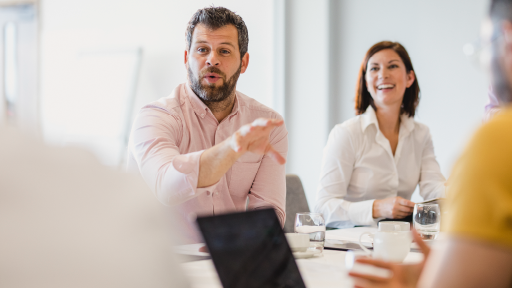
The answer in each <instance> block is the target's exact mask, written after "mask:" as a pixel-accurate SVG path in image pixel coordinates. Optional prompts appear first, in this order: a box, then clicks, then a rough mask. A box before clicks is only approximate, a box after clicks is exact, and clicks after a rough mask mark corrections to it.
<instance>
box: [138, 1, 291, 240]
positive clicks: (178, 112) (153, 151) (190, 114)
mask: <svg viewBox="0 0 512 288" xmlns="http://www.w3.org/2000/svg"><path fill="white" fill-rule="evenodd" d="M248 43H249V36H248V32H247V27H246V26H245V23H244V21H243V20H242V18H241V17H240V16H238V15H236V14H235V13H233V12H232V11H230V10H228V9H226V8H222V7H209V8H204V9H200V10H198V11H197V12H196V13H195V14H194V15H193V16H192V18H191V20H190V21H189V23H188V27H187V30H186V49H185V57H184V60H185V67H186V69H187V71H188V82H187V83H184V84H180V85H179V86H178V87H176V89H175V90H174V92H173V93H172V95H171V96H169V97H165V98H161V99H160V100H158V101H156V102H153V103H150V104H148V105H146V106H144V107H143V108H142V109H141V110H140V112H139V114H138V116H137V118H136V120H135V123H134V125H133V127H132V131H131V136H130V144H129V149H130V151H131V154H132V156H133V159H132V160H135V161H136V162H137V164H138V167H139V170H140V172H141V174H142V176H143V177H144V179H145V181H146V182H147V183H148V185H149V186H150V188H151V189H152V190H153V192H154V193H155V195H156V197H157V198H158V199H159V200H160V201H161V202H162V203H164V204H166V205H175V206H176V207H175V208H176V210H177V211H178V215H177V216H176V217H177V218H178V222H181V223H182V224H184V226H185V227H184V228H183V229H182V230H183V231H180V234H181V236H183V237H184V238H185V240H186V243H198V242H201V241H202V239H201V237H200V234H199V232H198V230H197V227H196V226H195V218H196V217H197V216H206V215H214V214H215V215H216V214H221V213H226V212H234V211H244V210H246V209H261V208H269V207H271V208H274V210H275V211H276V214H277V216H278V218H279V219H280V220H281V224H284V219H285V199H286V183H285V167H284V165H283V164H284V163H285V161H286V154H287V151H288V132H287V131H286V128H285V127H284V125H283V124H284V123H283V119H282V117H281V116H280V115H279V114H278V113H277V112H275V111H273V110H272V109H270V108H268V107H266V106H264V105H262V104H260V103H258V102H257V101H255V100H254V99H252V98H249V97H248V96H246V95H244V94H242V93H240V92H238V91H236V84H237V81H238V77H239V76H240V74H243V73H244V72H245V71H246V69H247V66H248V65H249V53H247V50H248Z"/></svg>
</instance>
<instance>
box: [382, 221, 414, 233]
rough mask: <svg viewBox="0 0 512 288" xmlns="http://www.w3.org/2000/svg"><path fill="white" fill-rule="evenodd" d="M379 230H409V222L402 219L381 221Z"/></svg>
mask: <svg viewBox="0 0 512 288" xmlns="http://www.w3.org/2000/svg"><path fill="white" fill-rule="evenodd" d="M379 231H411V224H410V223H409V222H404V221H381V222H379Z"/></svg>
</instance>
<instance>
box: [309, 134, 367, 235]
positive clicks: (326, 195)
mask: <svg viewBox="0 0 512 288" xmlns="http://www.w3.org/2000/svg"><path fill="white" fill-rule="evenodd" d="M355 161H356V149H355V146H354V143H353V141H352V139H351V137H350V133H349V132H348V131H347V130H346V129H344V128H343V127H341V126H336V127H334V129H333V130H332V131H331V133H330V135H329V139H328V140H327V145H326V146H325V148H324V155H323V160H322V170H321V172H320V174H321V176H320V184H319V187H318V190H317V194H316V206H315V210H316V211H317V212H320V213H322V214H323V215H324V218H325V221H326V224H327V226H331V227H350V226H354V225H373V224H375V220H374V219H373V202H374V201H375V199H373V200H365V201H361V202H350V201H347V200H345V199H344V198H345V196H346V195H347V188H348V185H349V183H350V178H351V177H352V171H353V169H354V164H355Z"/></svg>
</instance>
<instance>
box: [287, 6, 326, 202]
mask: <svg viewBox="0 0 512 288" xmlns="http://www.w3.org/2000/svg"><path fill="white" fill-rule="evenodd" d="M328 4H329V3H328V1H327V0H317V1H314V2H312V1H308V0H291V1H287V2H286V15H285V16H286V19H285V21H286V24H285V29H286V43H285V47H284V49H285V53H286V61H285V62H286V63H285V66H286V68H285V71H286V72H285V74H286V76H285V78H286V79H285V82H286V84H285V90H286V100H285V102H286V109H285V111H286V112H285V115H286V126H287V128H288V132H289V152H288V162H287V164H286V171H287V173H293V174H297V175H299V177H300V179H301V180H302V184H303V186H304V190H305V192H306V197H307V199H308V202H309V206H310V209H313V205H312V203H314V200H315V189H316V186H317V184H318V179H319V176H320V166H321V162H322V150H323V147H324V145H325V142H326V140H327V136H328V132H329V131H328V104H329V103H328V100H329V95H328V92H329V90H328V83H329V79H328V69H329V58H328V51H329V28H328V24H329V19H328V17H326V16H327V15H328V11H329V10H328V9H329V5H328Z"/></svg>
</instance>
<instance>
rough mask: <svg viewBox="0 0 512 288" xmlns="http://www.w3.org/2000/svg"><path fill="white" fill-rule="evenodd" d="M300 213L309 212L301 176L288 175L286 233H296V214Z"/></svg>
mask: <svg viewBox="0 0 512 288" xmlns="http://www.w3.org/2000/svg"><path fill="white" fill-rule="evenodd" d="M299 212H309V206H308V200H307V199H306V194H305V193H304V188H303V187H302V182H301V181H300V178H299V176H297V175H295V174H287V175H286V221H285V222H284V232H286V233H291V232H294V231H293V228H294V226H295V214H296V213H299Z"/></svg>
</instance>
